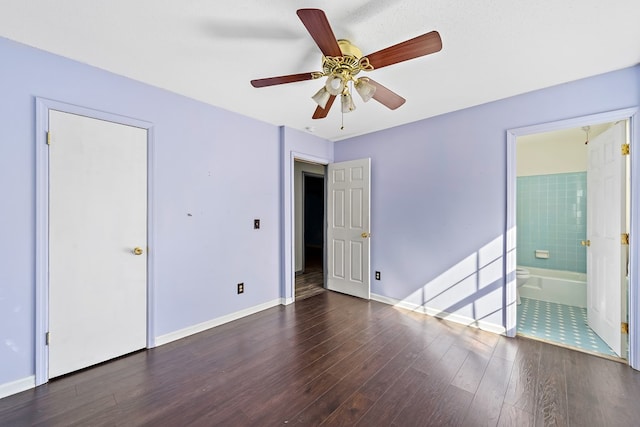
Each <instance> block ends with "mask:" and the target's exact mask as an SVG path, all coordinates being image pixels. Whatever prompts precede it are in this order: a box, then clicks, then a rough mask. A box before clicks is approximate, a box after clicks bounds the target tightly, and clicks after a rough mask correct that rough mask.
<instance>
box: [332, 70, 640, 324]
mask: <svg viewBox="0 0 640 427" xmlns="http://www.w3.org/2000/svg"><path fill="white" fill-rule="evenodd" d="M451 96H455V93H452V94H451ZM407 102H411V99H410V98H409V100H408V101H407ZM638 104H640V67H639V66H636V67H632V68H627V69H624V70H620V71H617V72H612V73H608V74H604V75H600V76H596V77H592V78H588V79H584V80H580V81H576V82H572V83H568V84H563V85H560V86H556V87H552V88H548V89H544V90H539V91H536V92H531V93H528V94H523V95H520V96H516V97H512V98H508V99H504V100H500V101H496V102H492V103H489V104H484V105H480V106H477V107H473V108H469V109H465V110H461V111H456V112H453V113H449V114H445V115H442V116H438V117H434V118H431V119H427V120H423V121H420V122H416V123H412V124H409V125H405V126H401V127H398V128H394V129H388V130H385V131H381V132H377V133H373V134H369V135H364V136H361V137H357V138H352V139H349V140H345V141H341V142H338V143H336V145H335V161H345V160H351V159H356V158H362V157H371V163H372V207H371V209H372V229H371V232H372V235H373V237H372V241H371V244H372V248H371V254H372V258H371V259H372V264H371V269H372V271H376V270H377V271H380V272H381V273H382V280H381V281H375V280H373V281H372V289H371V290H372V293H374V294H377V295H380V296H382V297H386V298H392V299H395V300H400V301H403V302H404V303H406V304H407V305H409V306H424V307H427V308H429V309H430V310H429V311H430V312H432V313H433V312H435V313H442V312H445V313H453V314H455V315H459V316H462V317H463V318H472V319H475V320H478V321H484V322H488V324H492V325H498V326H500V327H505V320H504V301H505V292H504V283H505V279H504V267H503V265H504V261H503V257H504V244H503V242H504V240H503V239H504V236H503V234H504V232H505V223H506V213H505V212H506V167H507V165H506V161H507V160H506V159H507V155H506V131H507V129H512V128H519V127H523V126H529V125H534V124H540V123H546V122H553V121H558V120H563V119H567V118H571V117H578V116H585V115H590V114H595V113H600V112H605V111H611V110H617V109H622V108H627V107H633V106H637V105H638ZM360 114H362V112H361V113H360ZM389 114H393V113H392V112H389ZM636 137H637V132H636Z"/></svg>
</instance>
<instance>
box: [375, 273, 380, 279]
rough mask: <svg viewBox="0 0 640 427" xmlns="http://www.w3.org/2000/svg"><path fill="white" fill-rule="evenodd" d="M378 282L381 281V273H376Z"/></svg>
mask: <svg viewBox="0 0 640 427" xmlns="http://www.w3.org/2000/svg"><path fill="white" fill-rule="evenodd" d="M376 280H380V272H379V271H376Z"/></svg>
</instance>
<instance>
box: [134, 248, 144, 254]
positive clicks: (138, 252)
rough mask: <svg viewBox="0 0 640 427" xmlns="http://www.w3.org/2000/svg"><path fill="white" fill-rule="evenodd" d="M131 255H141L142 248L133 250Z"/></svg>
mask: <svg viewBox="0 0 640 427" xmlns="http://www.w3.org/2000/svg"><path fill="white" fill-rule="evenodd" d="M133 254H134V255H142V248H140V247H135V248H133Z"/></svg>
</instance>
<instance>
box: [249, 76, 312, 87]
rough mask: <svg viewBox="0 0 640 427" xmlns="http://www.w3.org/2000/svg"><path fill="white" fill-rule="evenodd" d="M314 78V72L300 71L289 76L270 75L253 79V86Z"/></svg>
mask: <svg viewBox="0 0 640 427" xmlns="http://www.w3.org/2000/svg"><path fill="white" fill-rule="evenodd" d="M312 78H313V74H312V73H300V74H289V75H288V76H278V77H268V78H266V79H256V80H251V86H253V87H265V86H273V85H281V84H285V83H295V82H301V81H304V80H311V79H312Z"/></svg>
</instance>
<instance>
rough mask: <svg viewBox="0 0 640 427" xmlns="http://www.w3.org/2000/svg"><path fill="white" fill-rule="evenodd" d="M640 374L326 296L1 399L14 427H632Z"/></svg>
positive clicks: (1, 419) (638, 408)
mask: <svg viewBox="0 0 640 427" xmlns="http://www.w3.org/2000/svg"><path fill="white" fill-rule="evenodd" d="M638 396H640V373H639V372H636V371H634V370H632V369H630V368H629V367H628V366H626V365H623V364H621V363H617V362H614V361H610V360H606V359H601V358H598V357H595V356H591V355H587V354H583V353H578V352H575V351H572V350H568V349H564V348H560V347H555V346H552V345H549V344H545V343H541V342H538V341H533V340H527V339H524V338H514V339H509V338H506V337H502V336H499V335H495V334H491V333H487V332H483V331H480V330H478V329H474V328H466V327H463V326H460V325H457V324H454V323H449V322H446V321H443V320H438V319H435V318H433V317H428V316H425V315H421V314H417V313H412V312H408V311H404V310H401V309H396V308H393V307H391V306H389V305H385V304H381V303H377V302H374V301H364V300H360V299H357V298H352V297H349V296H345V295H341V294H336V293H333V292H324V293H322V294H319V295H316V296H313V297H310V298H306V299H304V300H300V301H297V302H296V303H295V304H292V305H289V306H286V307H283V306H279V307H274V308H271V309H268V310H265V311H262V312H260V313H257V314H254V315H252V316H249V317H245V318H242V319H239V320H237V321H234V322H231V323H227V324H225V325H221V326H219V327H217V328H213V329H210V330H208V331H205V332H202V333H199V334H196V335H193V336H190V337H187V338H185V339H182V340H179V341H174V342H172V343H169V344H166V345H164V346H162V347H158V348H155V349H151V350H147V351H143V352H138V353H135V354H132V355H129V356H126V357H122V358H120V359H117V360H114V361H111V362H108V363H105V364H102V365H99V366H95V367H93V368H89V369H86V370H84V371H81V372H78V373H75V374H71V375H68V376H65V377H62V378H59V379H56V380H52V381H50V382H49V383H48V384H45V385H43V386H41V387H38V388H36V389H33V390H28V391H25V392H22V393H19V394H16V395H13V396H9V397H6V398H4V399H0V425H2V426H32V425H43V426H71V425H82V426H85V425H92V426H138V425H149V426H151V425H153V426H187V425H188V426H281V425H323V426H340V425H349V426H353V425H356V426H432V425H433V426H449V425H460V426H495V425H499V426H527V425H535V426H565V425H572V426H632V425H638V420H640V405H638V404H637V400H638Z"/></svg>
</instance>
